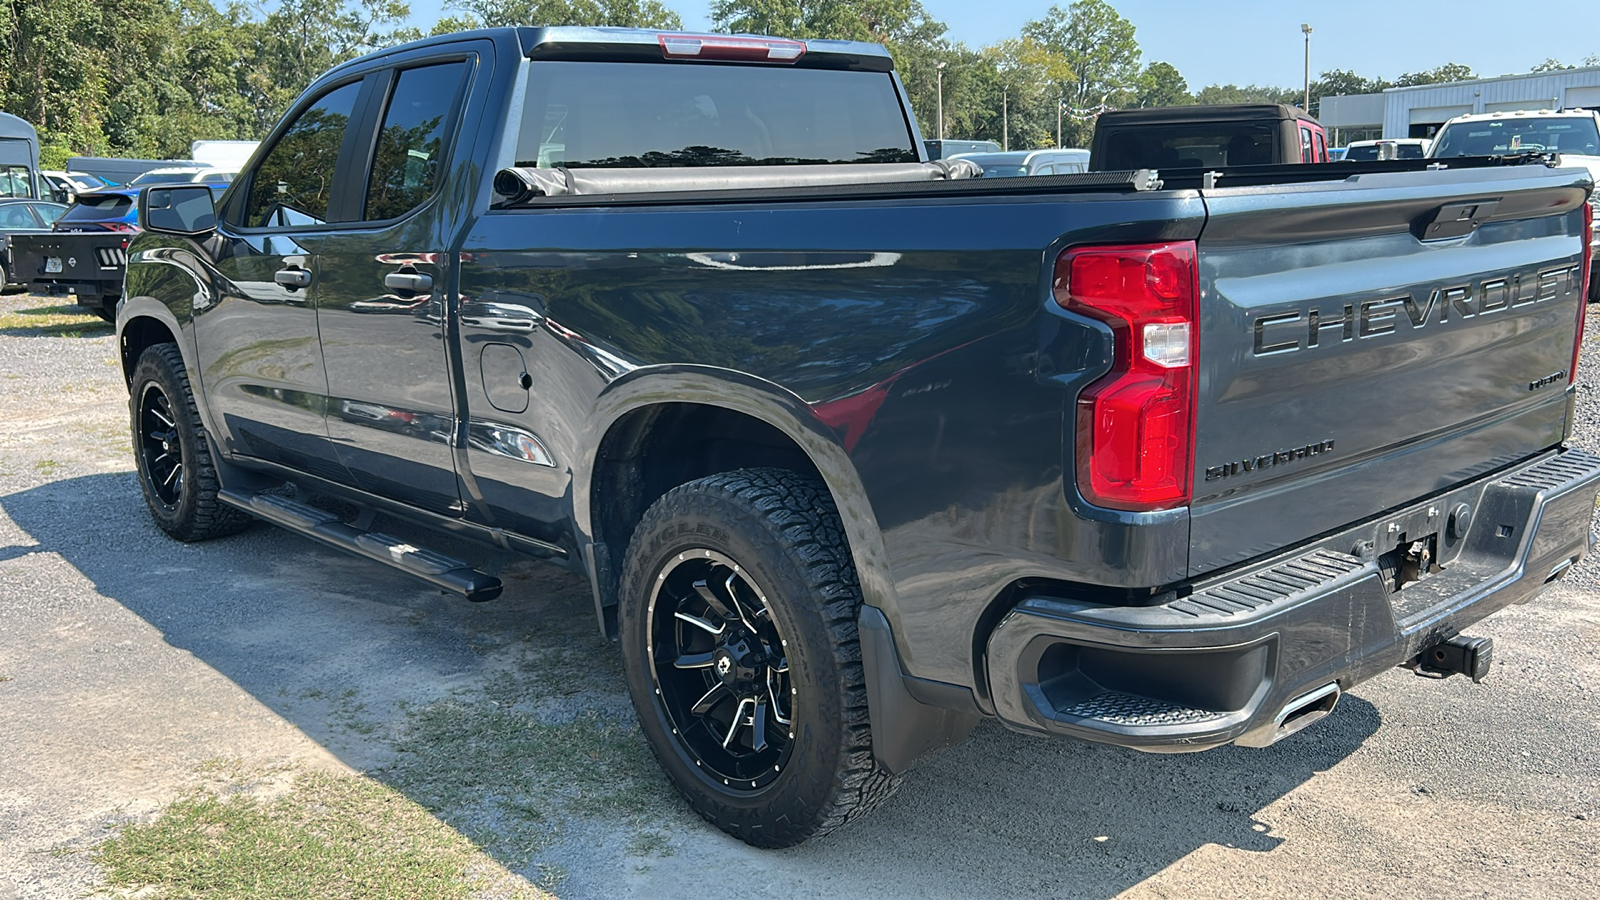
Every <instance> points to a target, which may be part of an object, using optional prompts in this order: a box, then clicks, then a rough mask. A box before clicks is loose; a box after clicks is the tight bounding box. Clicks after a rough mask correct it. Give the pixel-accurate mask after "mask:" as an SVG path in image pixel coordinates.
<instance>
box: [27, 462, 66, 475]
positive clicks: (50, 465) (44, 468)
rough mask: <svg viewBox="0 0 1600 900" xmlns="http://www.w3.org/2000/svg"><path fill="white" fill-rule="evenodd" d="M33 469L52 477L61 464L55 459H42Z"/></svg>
mask: <svg viewBox="0 0 1600 900" xmlns="http://www.w3.org/2000/svg"><path fill="white" fill-rule="evenodd" d="M33 467H34V468H35V469H37V470H39V472H40V473H42V474H45V475H51V474H54V472H55V470H56V469H58V468H60V467H61V463H58V462H56V461H55V460H53V459H41V460H39V461H38V462H36V463H34V464H33Z"/></svg>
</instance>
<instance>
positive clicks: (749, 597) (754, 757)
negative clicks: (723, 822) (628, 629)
mask: <svg viewBox="0 0 1600 900" xmlns="http://www.w3.org/2000/svg"><path fill="white" fill-rule="evenodd" d="M746 574H747V573H745V572H743V570H742V569H741V567H740V566H739V564H738V563H736V562H734V561H733V560H732V559H730V558H728V557H727V556H725V555H723V554H721V553H718V552H716V551H714V550H707V549H703V548H702V549H691V550H686V551H683V552H682V553H679V554H678V555H677V556H676V557H674V558H673V559H671V560H670V561H668V563H667V564H666V565H665V566H664V567H663V568H662V569H661V571H660V572H659V573H658V574H657V576H656V585H657V587H656V591H655V596H653V597H652V598H651V599H650V607H649V611H648V613H647V617H648V619H649V626H648V627H649V633H650V640H651V646H650V647H648V648H646V650H647V652H648V654H649V656H650V661H651V662H650V666H651V677H652V679H653V680H654V682H655V687H656V690H658V691H659V692H660V694H661V700H662V703H663V705H664V706H665V708H666V713H667V717H668V718H669V719H670V720H671V723H672V725H671V728H672V734H673V735H674V736H675V737H676V738H677V740H678V742H679V744H680V745H681V746H682V748H683V750H684V751H685V752H686V753H687V754H688V755H689V757H690V758H691V759H692V760H694V764H695V765H696V766H698V767H700V768H702V769H704V770H705V771H706V772H708V773H710V774H711V776H712V777H713V778H719V779H721V780H722V783H723V784H724V785H726V786H728V787H731V788H749V789H751V790H755V789H759V788H761V787H762V786H764V785H767V784H770V783H771V782H772V781H773V780H774V779H776V778H777V777H778V775H779V774H780V773H782V771H783V766H784V763H786V762H788V760H789V756H790V753H791V751H792V750H793V748H794V733H793V732H792V731H790V730H789V729H790V727H791V726H792V725H793V723H794V719H793V702H792V700H793V696H794V692H795V688H794V687H793V686H791V683H790V679H789V661H788V658H787V643H788V642H787V641H785V640H784V639H783V636H782V635H781V634H780V633H779V631H778V626H777V623H776V622H774V621H773V616H772V610H771V608H770V607H769V606H768V605H767V598H766V597H765V596H763V595H762V592H761V591H760V590H759V589H757V588H756V587H755V586H754V585H752V584H751V583H750V582H749V581H748V580H747V577H746Z"/></svg>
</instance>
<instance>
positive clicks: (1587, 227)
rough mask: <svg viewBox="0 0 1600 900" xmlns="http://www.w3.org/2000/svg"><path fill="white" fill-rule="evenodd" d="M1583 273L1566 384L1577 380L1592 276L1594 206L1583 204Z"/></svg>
mask: <svg viewBox="0 0 1600 900" xmlns="http://www.w3.org/2000/svg"><path fill="white" fill-rule="evenodd" d="M1580 259H1582V261H1583V274H1582V275H1581V276H1580V277H1579V281H1578V284H1580V285H1581V286H1582V290H1580V291H1579V292H1578V335H1577V337H1575V338H1573V341H1572V368H1570V369H1568V370H1567V384H1577V382H1578V354H1579V353H1580V351H1582V350H1583V320H1584V319H1586V318H1588V317H1589V279H1590V278H1592V277H1594V207H1593V206H1590V205H1589V204H1587V203H1585V204H1584V205H1583V254H1582V256H1581V257H1580Z"/></svg>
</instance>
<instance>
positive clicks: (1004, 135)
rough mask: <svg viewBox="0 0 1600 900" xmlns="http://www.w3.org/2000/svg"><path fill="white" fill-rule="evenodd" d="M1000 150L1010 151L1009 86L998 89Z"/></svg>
mask: <svg viewBox="0 0 1600 900" xmlns="http://www.w3.org/2000/svg"><path fill="white" fill-rule="evenodd" d="M1000 149H1001V150H1010V149H1011V85H1009V84H1007V85H1002V86H1001V88H1000Z"/></svg>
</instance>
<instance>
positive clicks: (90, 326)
mask: <svg viewBox="0 0 1600 900" xmlns="http://www.w3.org/2000/svg"><path fill="white" fill-rule="evenodd" d="M111 331H112V325H111V323H110V322H107V321H105V320H104V319H102V318H100V317H99V316H97V315H94V314H93V313H87V312H84V311H83V310H82V309H81V308H79V307H77V306H73V305H71V304H60V303H56V304H50V305H47V306H34V307H29V308H27V309H18V310H14V311H12V312H0V334H4V335H10V336H12V337H71V338H75V337H104V336H105V335H108V334H110V333H111Z"/></svg>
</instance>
